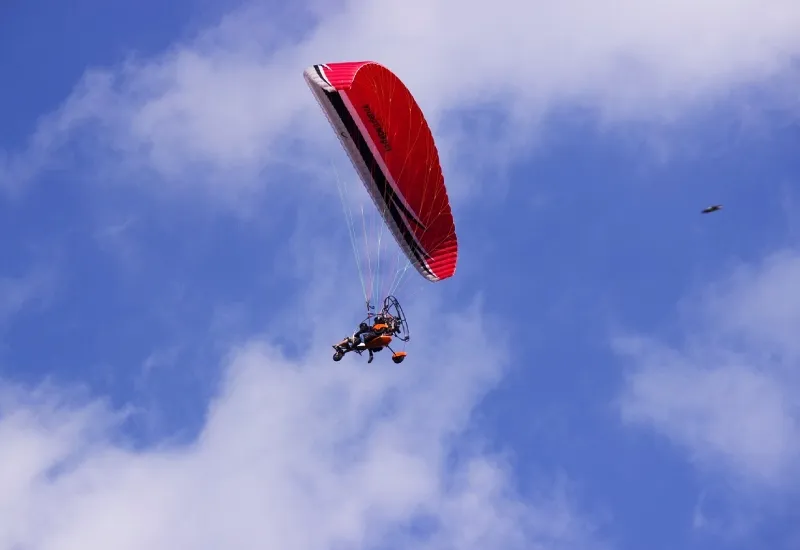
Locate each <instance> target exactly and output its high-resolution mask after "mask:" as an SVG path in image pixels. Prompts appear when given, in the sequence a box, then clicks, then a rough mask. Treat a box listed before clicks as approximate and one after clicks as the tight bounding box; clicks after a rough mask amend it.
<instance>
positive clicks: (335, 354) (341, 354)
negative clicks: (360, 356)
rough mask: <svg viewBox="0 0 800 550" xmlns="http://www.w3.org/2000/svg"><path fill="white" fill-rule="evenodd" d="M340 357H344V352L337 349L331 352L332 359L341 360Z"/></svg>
mask: <svg viewBox="0 0 800 550" xmlns="http://www.w3.org/2000/svg"><path fill="white" fill-rule="evenodd" d="M342 357H344V352H341V351H337V352H336V353H334V354H333V360H334V361H341V360H342Z"/></svg>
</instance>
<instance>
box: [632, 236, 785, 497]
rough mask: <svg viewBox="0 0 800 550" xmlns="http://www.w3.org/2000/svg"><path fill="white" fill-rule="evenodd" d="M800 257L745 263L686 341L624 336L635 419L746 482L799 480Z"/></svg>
mask: <svg viewBox="0 0 800 550" xmlns="http://www.w3.org/2000/svg"><path fill="white" fill-rule="evenodd" d="M798 280H800V256H798V254H797V253H796V251H787V252H783V253H780V254H776V255H774V256H772V257H770V258H768V259H767V260H765V261H764V262H763V263H762V264H760V265H758V266H756V267H748V268H742V269H740V270H738V271H737V272H736V273H735V274H734V276H733V277H731V279H730V280H728V281H725V282H723V283H722V284H719V285H715V286H713V287H712V289H711V291H710V292H708V293H707V295H706V296H704V297H703V298H701V299H697V304H696V305H695V306H693V307H692V308H690V310H691V315H690V316H689V317H688V318H687V319H686V321H687V334H686V337H685V341H684V342H683V343H682V344H680V345H677V344H672V343H659V342H657V341H652V340H643V339H636V338H632V339H623V340H620V341H619V342H618V347H619V351H620V352H621V353H624V354H625V355H627V356H629V358H630V359H631V360H632V361H633V362H634V363H635V368H633V369H632V370H631V371H630V372H629V376H628V381H627V386H626V388H625V392H624V394H623V398H622V414H623V418H624V419H625V420H626V421H629V422H633V423H640V424H644V425H647V426H650V427H652V428H653V429H655V430H656V431H658V432H659V433H662V434H664V435H665V436H667V437H669V438H670V439H672V440H673V441H674V442H675V443H677V444H678V445H680V446H681V447H682V448H684V449H686V450H687V451H688V452H689V454H690V455H691V457H692V459H694V460H696V461H697V464H698V465H699V466H701V467H702V468H703V469H704V470H706V471H711V472H714V473H716V474H723V475H724V476H725V477H726V478H727V479H729V480H733V486H737V487H739V488H753V487H770V488H775V489H784V490H792V491H793V490H795V489H796V488H797V487H798V482H799V481H800V469H798V467H797V464H798V458H800V397H799V396H800V374H798V372H800V371H798V367H800V347H798V343H797V334H799V333H800V315H798V313H797V312H798V311H800V290H798V286H797V281H798Z"/></svg>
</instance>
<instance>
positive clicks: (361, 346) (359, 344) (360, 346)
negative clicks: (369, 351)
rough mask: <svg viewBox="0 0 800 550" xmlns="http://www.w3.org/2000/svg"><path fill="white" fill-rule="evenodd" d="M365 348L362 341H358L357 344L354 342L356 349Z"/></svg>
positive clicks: (365, 345)
mask: <svg viewBox="0 0 800 550" xmlns="http://www.w3.org/2000/svg"><path fill="white" fill-rule="evenodd" d="M366 348H367V344H365V343H364V342H359V343H358V344H356V349H366Z"/></svg>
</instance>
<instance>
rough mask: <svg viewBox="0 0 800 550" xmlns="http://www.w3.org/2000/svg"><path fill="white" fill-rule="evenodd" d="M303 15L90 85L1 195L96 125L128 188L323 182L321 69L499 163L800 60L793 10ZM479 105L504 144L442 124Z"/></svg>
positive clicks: (9, 169) (242, 192)
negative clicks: (363, 83) (420, 112)
mask: <svg viewBox="0 0 800 550" xmlns="http://www.w3.org/2000/svg"><path fill="white" fill-rule="evenodd" d="M287 10H288V8H287ZM291 12H292V13H291V14H283V16H279V15H276V14H275V11H274V9H272V10H270V9H268V8H267V7H265V8H263V9H259V8H251V9H248V10H243V11H241V12H237V13H236V14H234V15H232V16H231V17H229V18H227V19H226V20H225V21H223V22H222V23H221V24H220V25H219V27H218V28H215V29H210V30H209V31H208V32H206V33H205V34H203V35H201V36H200V37H198V39H197V40H196V41H194V42H190V43H185V44H180V45H176V46H175V48H173V49H171V50H170V51H168V52H165V53H164V54H163V55H161V56H158V57H155V58H152V59H146V60H135V61H131V62H130V63H128V64H126V65H125V66H124V67H122V68H114V69H110V70H108V71H93V72H90V73H88V74H87V76H86V78H85V79H84V80H83V81H82V82H81V84H80V85H79V86H78V87H76V90H75V92H74V93H73V95H72V96H71V97H70V98H69V99H68V100H67V101H66V102H65V103H64V106H63V107H62V108H61V109H60V110H59V111H58V112H57V113H54V114H53V115H52V116H50V117H47V118H46V119H44V121H43V122H42V123H41V125H40V126H39V128H38V130H37V131H36V133H35V134H34V136H33V138H32V142H31V145H30V147H29V148H28V150H27V151H23V152H18V153H12V154H10V155H9V157H8V158H7V159H6V162H5V164H6V166H5V168H4V169H0V182H4V184H5V186H17V185H19V184H21V183H22V182H23V181H25V180H28V179H31V178H32V177H35V175H36V174H37V173H38V172H39V171H40V170H41V169H42V168H43V167H44V166H45V165H47V164H48V163H52V162H55V159H57V158H58V156H57V154H56V153H57V151H58V149H59V148H60V147H61V146H62V145H63V144H64V143H65V142H68V141H69V140H71V139H74V138H75V137H76V135H78V134H79V133H80V132H79V131H78V129H79V128H81V127H84V125H86V124H87V123H91V124H90V125H89V126H88V128H90V129H91V133H90V134H89V135H90V136H91V138H92V141H93V144H94V145H95V146H98V145H102V146H103V148H104V150H105V152H106V153H113V158H114V161H113V163H112V165H113V170H112V171H113V173H114V174H116V175H117V176H118V173H119V164H120V163H122V164H124V165H125V166H126V167H127V169H128V170H132V171H133V173H135V174H136V180H137V181H139V182H141V181H143V180H147V179H148V178H150V179H153V178H155V179H156V180H159V181H160V180H162V179H164V178H166V179H169V180H171V181H172V182H173V184H175V185H178V187H181V185H180V184H178V183H177V182H183V183H182V186H184V187H186V186H188V187H189V188H191V189H194V190H197V189H199V190H202V191H206V192H210V193H212V194H213V195H214V196H215V197H223V198H225V199H226V200H230V201H234V202H235V203H237V204H238V205H240V206H241V204H242V202H243V199H244V198H246V197H247V196H249V194H250V193H252V192H253V191H254V190H256V189H258V188H259V187H260V186H261V185H262V184H263V183H264V181H265V180H270V179H276V178H274V177H271V176H274V175H275V171H276V170H279V169H280V168H281V166H284V167H286V166H289V167H292V168H293V169H300V170H306V171H308V172H309V173H313V172H314V171H318V170H327V167H326V166H322V164H324V163H320V162H319V158H320V155H319V152H320V151H321V150H322V149H324V148H325V147H330V148H331V150H332V152H333V151H335V152H334V155H341V151H336V149H335V148H336V144H335V140H333V139H332V138H331V136H329V135H328V133H329V130H328V129H327V128H326V127H325V123H324V120H323V117H322V116H321V114H320V113H319V112H318V108H317V106H316V104H315V103H314V101H313V100H312V98H311V96H310V94H309V92H308V91H307V90H306V89H305V84H304V82H303V80H302V77H301V72H302V70H303V68H304V67H306V66H307V65H309V64H311V63H314V62H324V61H335V60H341V59H357V58H367V59H376V60H379V61H381V62H383V63H385V64H387V65H388V66H389V67H391V68H393V69H394V70H395V71H396V72H398V74H400V75H401V76H402V78H403V79H404V80H405V81H406V82H407V83H408V84H409V86H410V87H411V89H412V91H414V93H415V95H416V96H417V97H418V98H419V99H420V101H421V103H422V105H423V107H424V109H425V111H426V113H428V115H429V117H430V118H431V120H432V121H434V123H435V124H437V126H438V127H439V129H440V130H441V133H440V136H441V139H440V143H441V146H442V149H443V151H442V153H443V155H444V157H445V159H446V160H447V159H452V158H453V155H460V157H461V158H470V157H471V156H472V157H473V158H484V159H486V160H489V161H490V160H492V157H494V158H495V160H499V159H507V158H508V155H509V154H511V153H509V150H510V149H513V146H515V145H517V146H518V145H522V144H526V143H527V142H528V141H527V140H528V138H529V137H530V130H531V129H532V127H531V124H532V123H534V122H536V121H537V120H539V117H540V116H541V115H542V114H543V113H546V112H547V111H548V109H550V108H552V107H554V106H559V105H569V104H575V103H578V104H582V105H588V106H590V107H595V108H597V109H598V111H599V113H601V115H602V116H604V117H606V120H608V121H619V120H630V119H632V118H633V119H637V120H641V119H644V120H650V121H669V120H674V119H676V118H680V115H681V114H684V113H686V112H687V109H690V108H691V107H692V106H696V105H701V104H702V103H703V102H704V101H706V100H713V99H715V98H723V99H724V98H726V97H728V94H729V93H730V92H731V90H732V89H734V88H735V87H736V86H738V85H743V84H750V83H759V82H764V81H765V80H768V79H770V78H773V77H780V76H782V75H783V76H785V75H786V74H787V73H786V72H785V71H787V70H788V71H791V69H792V67H791V59H792V57H793V56H796V55H797V54H798V53H800V10H797V4H796V2H795V0H774V1H773V2H770V3H769V5H765V4H764V3H763V2H760V1H758V0H736V1H723V0H706V1H704V2H695V1H692V0H677V1H676V0H669V1H668V0H649V1H648V2H641V1H638V0H625V1H623V2H613V3H612V2H596V1H595V2H589V1H586V0H566V1H562V2H558V3H552V2H545V1H544V0H537V1H531V2H518V1H515V0H497V1H495V2H484V1H478V0H469V1H467V2H455V1H453V0H414V1H412V2H404V3H402V4H397V3H393V2H389V1H388V0H385V1H384V0H380V1H372V0H371V1H369V2H367V1H366V0H352V1H349V2H340V3H336V4H334V5H326V6H325V7H323V6H322V5H320V4H319V3H312V4H310V6H306V7H305V8H301V7H300V6H295V7H294V8H292V9H291ZM297 20H303V21H306V20H310V21H313V26H312V27H310V28H308V29H305V32H304V33H303V34H302V35H298V34H296V33H298V32H299V31H298V29H296V28H295V26H294V25H287V24H285V23H286V22H287V21H297ZM480 107H495V108H499V110H498V111H495V112H496V113H505V115H506V117H507V118H503V119H502V120H503V121H502V124H500V125H499V126H498V124H495V125H494V130H491V129H490V128H492V125H491V124H490V123H488V122H487V121H486V120H483V122H481V120H480V119H478V121H477V122H473V123H470V124H472V127H467V126H465V124H466V123H465V121H464V120H460V121H458V123H457V124H456V122H453V123H452V124H449V125H445V126H441V125H440V124H439V123H440V122H441V116H442V115H443V114H444V113H446V112H447V111H448V109H450V110H452V109H465V108H467V109H469V108H480ZM311 130H319V135H321V136H323V138H324V141H320V140H319V139H315V135H316V134H315V132H312V131H311ZM486 132H490V133H491V135H484V134H485V133H486ZM498 133H499V134H500V137H498V135H497V134H498ZM84 137H86V136H84ZM471 143H472V145H470V144H471ZM312 151H313V152H314V154H311V152H312ZM478 151H480V152H481V155H470V153H477V152H478ZM336 158H338V156H337V157H336ZM93 168H94V169H95V170H98V169H100V170H101V172H100V174H101V175H100V177H101V178H102V179H106V178H107V176H108V170H111V169H110V168H108V167H104V166H103V165H102V164H100V165H98V164H97V159H94V160H93ZM448 171H449V173H450V174H451V180H452V179H453V178H452V176H453V174H457V176H458V178H461V181H460V185H458V186H453V192H454V193H455V195H456V196H459V195H460V194H462V193H466V192H468V190H466V189H465V188H464V186H465V185H466V174H467V173H468V171H463V173H461V172H456V165H455V164H454V163H452V162H449V163H448ZM185 176H189V177H188V178H185ZM187 182H188V183H187ZM327 183H329V182H327ZM473 183H474V182H473ZM157 188H158V189H160V190H162V191H163V190H164V189H165V188H164V187H157ZM168 189H174V186H173V187H169V188H168Z"/></svg>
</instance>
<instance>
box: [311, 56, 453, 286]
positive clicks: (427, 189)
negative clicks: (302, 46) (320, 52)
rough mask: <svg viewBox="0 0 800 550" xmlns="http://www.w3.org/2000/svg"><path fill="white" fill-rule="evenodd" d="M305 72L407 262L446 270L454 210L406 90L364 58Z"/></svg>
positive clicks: (434, 274) (438, 273) (430, 273)
mask: <svg viewBox="0 0 800 550" xmlns="http://www.w3.org/2000/svg"><path fill="white" fill-rule="evenodd" d="M304 77H305V79H306V82H307V83H308V85H309V87H310V88H311V91H312V92H314V96H315V97H316V98H317V101H318V102H319V104H320V106H321V107H322V109H323V110H324V111H325V115H326V116H327V117H328V121H329V122H330V123H331V126H333V129H334V130H335V131H336V134H337V135H338V137H339V140H340V141H341V143H342V146H343V147H344V149H345V151H347V154H348V156H349V157H350V160H351V161H352V162H353V166H355V168H356V170H357V171H358V174H359V176H360V177H361V180H362V181H363V182H364V185H365V186H366V188H367V191H369V194H370V196H371V197H372V200H373V201H374V203H375V206H376V207H377V208H378V210H379V211H380V212H381V215H382V216H383V219H384V220H385V221H386V225H387V226H388V227H389V228H390V229H391V231H392V234H393V235H394V238H395V240H396V241H397V243H398V244H399V245H400V246H401V247H402V249H403V251H404V252H405V254H406V256H407V257H408V259H409V261H410V262H411V264H412V265H413V266H414V267H415V268H416V269H417V271H419V272H420V274H422V276H424V277H425V278H426V279H428V280H430V281H439V280H441V279H446V278H448V277H451V276H452V275H453V273H455V270H456V261H457V259H458V241H457V239H456V232H455V224H454V222H453V214H452V211H451V209H450V201H449V199H448V196H447V190H446V188H445V186H444V176H443V175H442V167H441V165H440V163H439V153H438V151H437V150H436V144H435V143H434V141H433V135H432V134H431V130H430V128H429V127H428V123H427V122H426V121H425V117H424V115H423V114H422V110H421V109H420V107H419V105H417V102H416V101H415V100H414V97H413V96H412V95H411V92H409V91H408V88H406V86H405V85H404V84H403V83H402V82H401V81H400V79H399V78H397V76H395V74H394V73H392V72H391V71H390V70H389V69H387V68H386V67H383V66H382V65H379V64H378V63H374V62H371V61H357V62H346V63H328V64H325V65H314V66H312V67H309V68H308V69H306V70H305V73H304Z"/></svg>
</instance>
